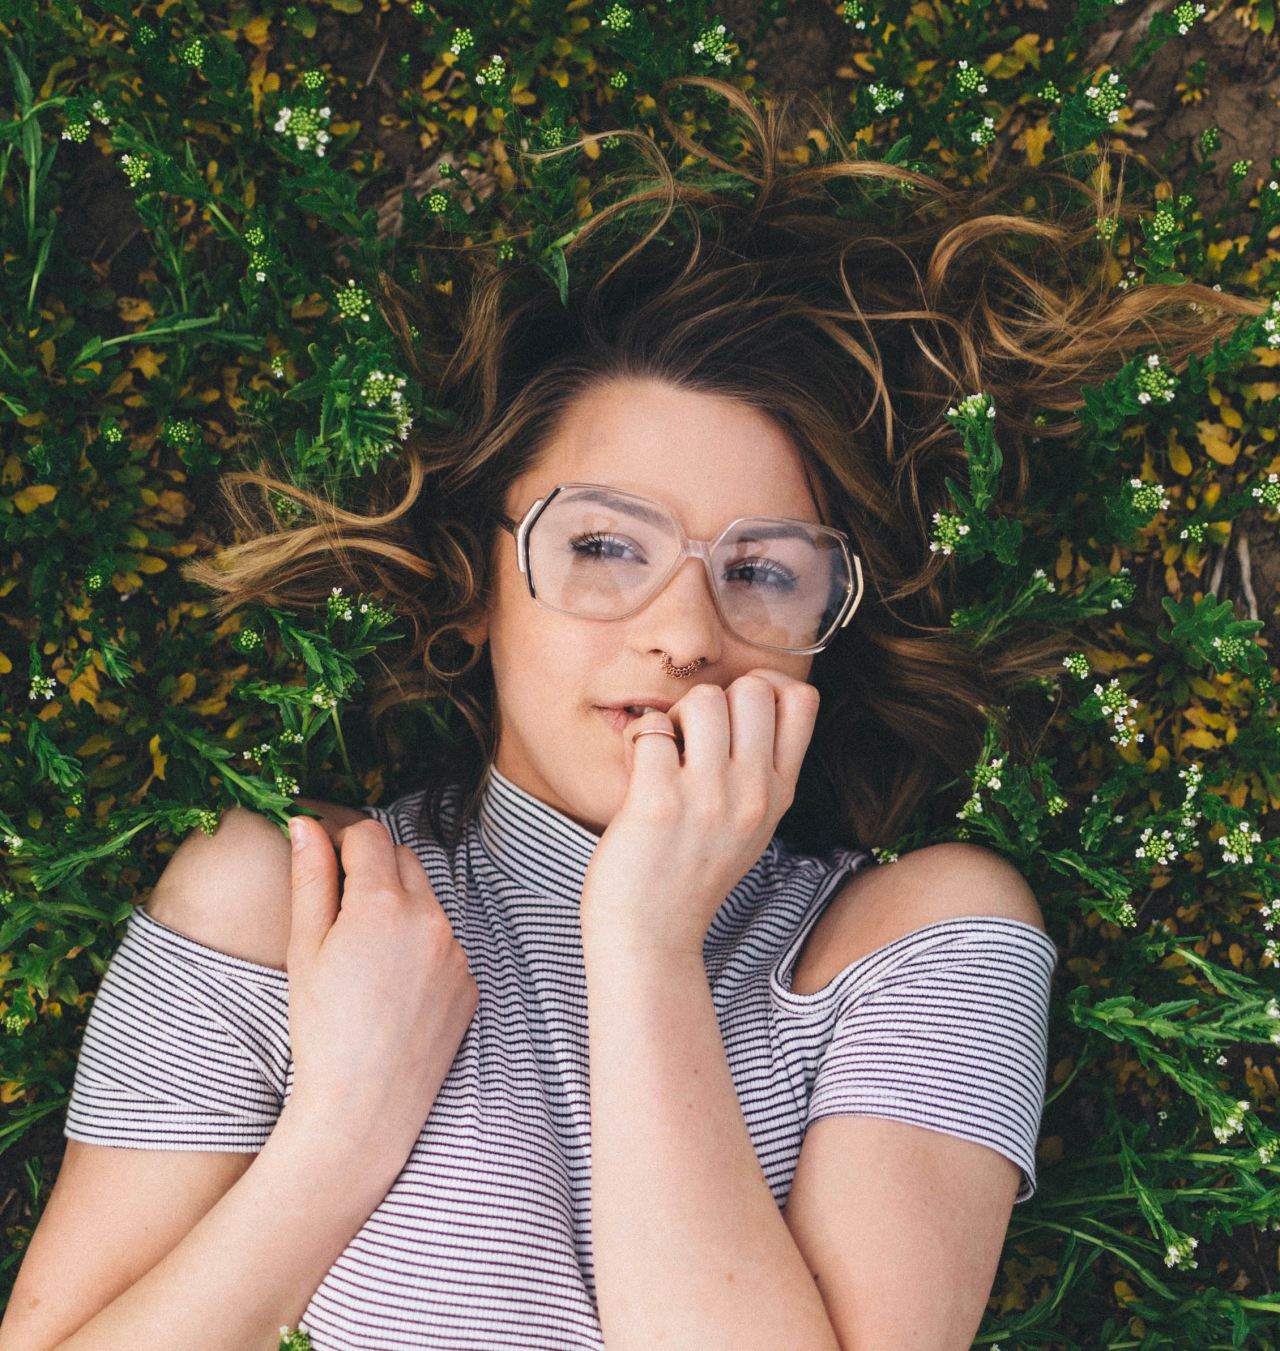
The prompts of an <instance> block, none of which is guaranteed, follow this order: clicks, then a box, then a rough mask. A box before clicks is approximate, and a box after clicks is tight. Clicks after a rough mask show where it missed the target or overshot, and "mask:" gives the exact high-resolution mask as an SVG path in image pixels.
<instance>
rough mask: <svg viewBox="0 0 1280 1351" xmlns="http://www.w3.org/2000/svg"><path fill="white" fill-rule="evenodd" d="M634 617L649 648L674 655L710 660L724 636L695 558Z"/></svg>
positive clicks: (684, 562)
mask: <svg viewBox="0 0 1280 1351" xmlns="http://www.w3.org/2000/svg"><path fill="white" fill-rule="evenodd" d="M635 618H636V621H637V622H638V623H639V624H641V625H642V626H643V630H642V631H643V633H644V636H645V637H646V639H649V640H651V644H650V645H652V646H656V647H660V648H662V649H663V650H664V651H666V652H672V653H675V654H677V655H678V654H681V653H692V654H693V655H695V656H706V657H707V659H708V660H711V658H712V654H713V653H714V652H716V651H717V650H718V649H719V647H720V644H721V642H722V641H723V638H724V636H725V635H724V631H723V626H722V624H721V622H720V614H719V611H718V610H717V609H716V602H715V596H714V595H713V594H712V591H711V579H710V578H709V577H708V576H707V569H706V565H705V564H704V563H703V561H702V559H701V558H699V557H696V556H691V557H689V558H685V559H682V560H681V562H680V566H679V567H678V568H677V569H676V570H675V572H674V573H673V574H672V576H670V577H668V578H667V581H666V584H665V585H664V586H663V587H662V589H661V590H660V591H659V592H658V594H657V595H656V596H653V597H651V598H650V600H649V602H648V603H647V604H646V605H645V607H644V608H643V609H642V610H641V611H640V613H639V614H638V615H636V617H635Z"/></svg>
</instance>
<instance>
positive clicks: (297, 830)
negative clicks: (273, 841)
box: [289, 818, 306, 849]
mask: <svg viewBox="0 0 1280 1351" xmlns="http://www.w3.org/2000/svg"><path fill="white" fill-rule="evenodd" d="M289 838H290V839H291V840H292V841H293V847H294V848H295V849H301V848H302V846H303V845H304V844H306V840H305V838H304V837H303V834H302V826H301V825H300V824H299V823H298V821H297V819H296V818H295V819H294V820H292V821H290V822H289Z"/></svg>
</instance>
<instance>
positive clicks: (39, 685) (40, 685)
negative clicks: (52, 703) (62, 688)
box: [29, 675, 58, 699]
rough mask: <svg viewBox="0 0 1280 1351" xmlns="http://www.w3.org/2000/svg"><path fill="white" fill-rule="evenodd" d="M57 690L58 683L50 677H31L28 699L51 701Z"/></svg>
mask: <svg viewBox="0 0 1280 1351" xmlns="http://www.w3.org/2000/svg"><path fill="white" fill-rule="evenodd" d="M57 689H58V682H57V681H56V680H55V679H54V678H53V677H52V676H46V675H38V676H32V678H31V690H30V695H29V697H30V698H32V699H52V698H53V696H54V694H55V693H56V692H57Z"/></svg>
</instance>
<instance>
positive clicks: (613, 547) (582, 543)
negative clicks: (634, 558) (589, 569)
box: [570, 535, 631, 558]
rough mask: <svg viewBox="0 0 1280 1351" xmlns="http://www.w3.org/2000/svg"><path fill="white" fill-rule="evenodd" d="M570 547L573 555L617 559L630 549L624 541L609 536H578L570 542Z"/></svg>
mask: <svg viewBox="0 0 1280 1351" xmlns="http://www.w3.org/2000/svg"><path fill="white" fill-rule="evenodd" d="M570 547H571V548H572V550H573V552H574V553H576V554H583V555H585V556H586V557H588V558H619V557H621V556H622V554H623V552H624V551H629V550H630V548H631V546H630V545H629V544H627V543H626V542H625V541H623V540H620V539H615V538H614V537H613V536H610V535H579V536H578V537H577V538H576V539H574V540H571V541H570Z"/></svg>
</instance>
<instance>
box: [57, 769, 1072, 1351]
mask: <svg viewBox="0 0 1280 1351" xmlns="http://www.w3.org/2000/svg"><path fill="white" fill-rule="evenodd" d="M421 800H422V793H421V792H419V793H415V794H411V795H409V796H407V797H404V798H401V799H400V800H399V801H397V802H395V803H392V804H391V806H390V807H388V808H386V809H381V808H374V807H369V808H366V809H365V810H366V811H367V812H368V814H369V815H371V816H373V817H375V818H376V819H378V820H380V821H382V822H383V824H385V825H386V826H387V827H388V829H389V830H390V831H391V834H392V837H393V839H395V840H396V842H397V843H402V844H407V845H409V846H410V847H412V848H413V849H414V850H415V851H416V853H417V855H418V857H419V858H420V859H421V861H422V864H423V867H424V868H425V869H426V871H427V875H428V877H429V878H430V880H431V883H432V886H433V888H434V890H435V893H436V895H437V897H438V898H439V900H440V903H441V905H442V906H443V907H444V909H445V911H446V913H447V914H448V916H449V919H450V922H451V923H452V925H453V930H454V933H455V935H456V936H457V938H458V941H459V942H460V943H461V944H462V946H463V948H464V949H465V951H466V953H467V957H468V961H469V963H470V966H471V970H472V973H473V975H474V976H475V979H476V981H477V984H478V985H479V988H480V1003H479V1007H478V1008H477V1010H476V1014H475V1016H474V1017H473V1018H472V1021H471V1024H470V1026H469V1027H468V1029H467V1031H466V1034H465V1036H464V1038H463V1041H462V1044H461V1046H460V1048H459V1051H458V1055H457V1057H456V1059H455V1061H454V1063H453V1066H452V1068H451V1070H450V1072H449V1075H448V1077H447V1078H446V1080H445V1082H444V1084H443V1086H442V1088H441V1090H440V1093H439V1095H438V1097H437V1099H436V1103H435V1105H434V1107H433V1108H432V1111H431V1114H430V1116H429V1117H428V1118H427V1121H426V1123H425V1124H424V1126H423V1129H422V1133H421V1135H420V1136H419V1138H418V1141H417V1144H416V1145H415V1146H414V1149H413V1152H412V1154H411V1155H410V1157H409V1159H408V1160H407V1162H406V1163H405V1166H404V1169H403V1170H402V1171H401V1173H400V1176H399V1177H398V1178H397V1179H396V1181H395V1183H394V1184H393V1185H392V1187H391V1190H390V1191H389V1192H388V1193H387V1195H386V1197H385V1198H384V1199H383V1201H382V1202H381V1204H380V1205H379V1206H378V1208H377V1210H375V1211H374V1213H373V1214H372V1215H371V1216H370V1217H369V1220H368V1221H367V1222H366V1224H365V1225H364V1227H363V1228H362V1229H361V1230H360V1232H359V1233H358V1234H357V1235H356V1236H355V1238H354V1239H353V1240H352V1241H351V1243H350V1244H349V1245H348V1247H347V1248H346V1250H345V1251H344V1252H343V1253H342V1254H341V1256H340V1257H339V1258H338V1260H337V1261H336V1262H335V1263H334V1264H333V1266H332V1267H331V1268H330V1269H329V1271H328V1273H327V1274H326V1276H325V1278H324V1280H323V1281H322V1282H321V1284H320V1286H319V1288H318V1289H317V1290H316V1292H315V1294H314V1295H313V1297H312V1299H311V1301H310V1303H309V1305H308V1307H307V1309H306V1312H305V1314H304V1315H303V1318H302V1319H301V1326H303V1327H305V1328H306V1329H307V1330H308V1331H309V1332H310V1334H311V1340H312V1344H313V1346H314V1347H315V1348H316V1351H399V1349H401V1348H403V1349H404V1351H409V1348H413V1349H414V1351H418V1349H421V1348H430V1349H431V1351H445V1349H446V1348H447V1349H448V1351H508V1349H509V1351H566V1349H567V1348H572V1349H574V1351H576V1349H577V1348H601V1347H603V1345H604V1342H603V1338H602V1337H601V1333H600V1325H599V1320H598V1318H597V1316H596V1306H595V1276H594V1270H593V1264H592V1250H591V1223H590V1216H591V1211H590V1185H591V1167H590V1111H589V1104H590V1097H589V1074H588V1061H587V1019H586V1012H587V1010H586V979H585V973H584V969H583V959H582V939H581V930H580V928H579V924H578V909H577V907H578V898H579V896H580V894H581V888H582V882H583V878H584V877H585V874H586V870H587V865H588V864H589V863H590V861H591V856H592V852H593V851H594V849H595V846H596V843H597V842H598V837H597V836H596V835H594V834H592V833H591V832H590V831H588V830H587V829H585V827H583V826H581V825H579V824H578V823H576V822H575V821H573V820H571V819H570V818H569V817H567V816H565V815H563V814H562V813H560V812H558V811H556V810H555V809H554V808H551V807H549V806H548V805H546V804H545V803H543V802H542V801H541V800H540V799H538V798H536V797H534V796H533V795H532V794H531V793H529V792H527V791H526V790H524V789H522V788H519V787H517V786H516V785H515V784H514V783H513V782H512V781H511V780H509V779H507V778H506V777H505V776H504V775H502V774H500V773H499V772H498V771H497V770H496V769H495V770H493V771H492V772H491V774H490V778H489V780H488V783H487V784H486V792H485V798H484V801H483V804H482V808H481V812H480V815H479V817H478V819H477V820H475V821H473V822H471V824H470V826H469V827H468V829H467V830H466V831H465V832H464V834H463V837H462V839H461V840H460V842H459V844H458V847H457V849H456V850H455V851H452V852H451V851H447V850H446V849H445V848H444V847H443V846H442V845H441V844H440V843H439V842H438V841H436V840H435V839H433V838H429V837H427V836H424V835H423V834H422V833H420V831H419V828H418V824H417V823H418V813H419V808H420V806H421ZM457 801H458V797H457V791H456V787H455V790H454V791H453V792H452V793H451V794H450V796H449V797H448V798H447V799H446V814H447V815H448V816H449V819H450V820H452V819H453V818H452V816H451V813H453V812H454V811H455V810H456V807H457ZM872 863H873V859H872V857H871V855H870V854H868V853H866V852H864V851H857V850H849V849H841V848H836V849H833V850H831V851H830V852H829V853H827V854H825V855H822V856H811V855H801V854H792V853H790V852H789V851H788V850H786V849H785V847H784V846H783V845H782V843H781V840H780V839H779V838H778V837H776V836H775V838H774V839H773V841H771V842H770V844H769V846H768V848H767V849H766V850H765V852H764V853H763V854H762V855H761V856H760V858H759V859H758V860H757V861H756V863H755V864H753V865H752V867H751V869H750V871H749V872H748V873H747V874H746V876H745V877H744V878H743V879H742V881H741V882H740V883H739V884H738V885H737V886H736V887H735V888H734V889H733V891H731V892H730V894H729V896H728V897H727V898H726V899H725V901H724V904H723V905H722V906H721V908H720V910H719V911H718V912H717V913H716V915H715V917H714V919H713V920H712V923H711V927H710V929H709V931H708V934H707V940H706V944H705V946H704V959H705V962H706V968H707V974H708V978H709V980H710V982H711V989H712V996H713V1003H714V1005H715V1009H716V1012H717V1015H718V1017H719V1020H720V1030H721V1035H722V1038H723V1040H724V1045H725V1054H726V1057H727V1059H728V1062H729V1066H730V1069H731V1072H732V1075H733V1080H734V1084H735V1087H736V1089H737V1093H738V1099H739V1102H740V1104H741V1107H742V1112H743V1117H744V1120H745V1121H746V1124H747V1128H748V1131H749V1133H750V1136H751V1140H752V1143H753V1145H754V1147H755V1150H756V1154H757V1157H758V1158H759V1161H760V1166H761V1169H762V1171H763V1173H764V1176H765V1178H766V1180H767V1182H768V1184H769V1186H770V1188H771V1190H772V1192H773V1194H774V1196H775V1198H776V1199H777V1202H778V1205H779V1206H780V1207H781V1206H783V1205H784V1204H785V1203H786V1199H787V1195H788V1192H789V1191H790V1187H791V1181H792V1178H793V1176H794V1173H795V1167H796V1161H797V1159H798V1156H799V1152H800V1146H801V1143H802V1141H803V1139H804V1133H805V1129H806V1127H807V1125H808V1123H809V1121H812V1120H815V1119H817V1118H818V1117H821V1116H826V1115H832V1114H849V1115H862V1116H877V1117H890V1118H893V1119H897V1120H902V1121H909V1122H913V1123H915V1124H917V1125H921V1126H925V1127H928V1128H930V1129H932V1130H939V1131H944V1132H947V1133H950V1134H953V1135H959V1136H963V1137H965V1138H967V1139H970V1140H976V1141H978V1142H980V1143H982V1144H986V1145H988V1146H990V1147H991V1148H993V1149H995V1150H998V1151H999V1152H1000V1153H1001V1154H1003V1155H1005V1156H1006V1157H1007V1158H1010V1159H1012V1160H1013V1161H1014V1162H1015V1163H1017V1164H1018V1166H1019V1167H1020V1168H1021V1170H1022V1177H1021V1181H1020V1185H1019V1190H1018V1195H1017V1200H1018V1202H1022V1201H1025V1200H1027V1199H1028V1198H1029V1197H1030V1196H1031V1195H1032V1193H1033V1191H1034V1190H1035V1145H1036V1138H1037V1133H1038V1130H1039V1123H1040V1113H1041V1108H1042V1105H1043V1094H1044V1085H1045V1073H1046V1069H1047V1036H1048V1027H1047V1010H1048V1001H1049V981H1050V977H1051V975H1052V972H1053V968H1054V966H1055V964H1056V961H1057V951H1056V949H1055V947H1054V945H1053V942H1052V941H1051V940H1050V939H1049V938H1048V937H1047V936H1046V935H1045V934H1044V933H1043V932H1042V931H1041V930H1039V929H1037V928H1035V927H1034V926H1032V925H1028V924H1023V923H1020V922H1018V921H1016V920H1008V919H1000V918H995V917H983V916H975V917H964V918H959V919H949V920H943V921H941V922H940V923H936V924H931V925H928V926H926V927H925V928H922V929H918V930H916V931H914V932H912V933H909V934H906V935H904V936H903V937H901V938H899V939H897V940H896V941H894V942H892V943H888V944H886V945H885V946H883V947H881V948H879V949H877V950H876V951H874V952H871V953H868V954H867V955H865V956H863V957H861V958H860V959H858V960H857V961H855V962H853V963H851V964H850V965H849V966H847V967H846V968H845V969H844V970H843V971H842V972H840V973H839V974H838V975H837V976H836V977H835V978H834V979H833V980H832V981H831V982H830V983H829V984H827V985H826V986H825V987H824V988H823V989H821V990H818V991H815V992H813V993H810V994H797V993H795V992H794V991H792V990H791V989H790V981H791V973H792V969H793V967H794V964H795V959H796V956H797V954H798V953H799V951H800V948H801V946H802V944H803V940H804V938H805V937H806V936H807V935H808V933H809V931H810V929H811V928H812V926H813V925H814V923H815V922H816V921H817V919H818V916H819V915H820V913H821V912H822V909H823V908H824V906H825V904H826V902H827V901H828V900H829V899H830V897H831V896H832V895H833V894H834V893H835V892H836V891H837V890H838V889H839V887H840V885H841V883H842V882H843V881H844V880H845V878H847V877H848V876H849V875H850V874H851V873H852V872H854V871H856V870H857V869H858V868H860V867H863V866H865V865H867V864H872ZM625 1053H626V1052H625V1048H620V1049H619V1054H625ZM292 1084H293V1062H292V1060H291V1058H290V1056H289V1048H288V978H287V976H286V975H285V973H283V972H280V971H276V970H274V969H272V968H270V967H265V966H260V965H258V964H256V963H253V962H248V961H244V960H243V959H241V958H238V957H232V956H229V955H227V954H225V953H221V952H216V951H214V950H213V949H211V948H208V947H205V946H204V945H202V944H200V943H197V942H195V941H194V940H192V939H190V938H187V937H186V936H185V935H183V934H180V933H177V932H176V931H174V930H173V929H171V928H168V927H167V926H165V925H164V924H161V923H160V922H159V921H157V920H155V919H152V918H151V916H149V915H148V914H147V913H146V912H145V911H144V910H142V909H138V910H136V911H135V912H134V913H133V914H132V915H130V917H129V921H128V924H127V927H126V932H125V937H124V940H123V942H122V944H121V946H120V947H119V949H118V950H117V952H116V954H115V956H114V957H113V959H112V961H111V964H110V966H109V968H108V970H107V972H106V975H105V976H104V977H103V980H102V983H101V987H100V989H99V991H98V994H97V997H96V999H95V1002H94V1005H93V1007H92V1009H91V1012H90V1017H89V1021H88V1026H87V1028H86V1032H85V1037H84V1042H83V1045H82V1048H81V1053H80V1060H79V1064H78V1067H77V1070H76V1078H75V1085H74V1089H73V1093H72V1098H71V1103H70V1106H69V1108H68V1112H67V1119H66V1125H65V1127H64V1133H65V1134H66V1135H67V1136H68V1137H69V1138H71V1139H76V1140H85V1141H89V1142H91V1143H94V1144H109V1145H120V1146H125V1147H130V1146H132V1147H136V1148H162V1149H219V1150H231V1151H237V1152H244V1151H251V1152H253V1151H256V1150H258V1149H260V1148H261V1146H262V1144H263V1142H264V1141H265V1140H266V1138H267V1136H268V1135H269V1134H270V1132H271V1129H272V1126H273V1125H274V1122H275V1120H276V1118H277V1116H278V1114H279V1112H280V1109H281V1107H282V1106H283V1103H284V1102H285V1100H286V1099H287V1097H288V1095H289V1093H290V1092H291V1090H292Z"/></svg>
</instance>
